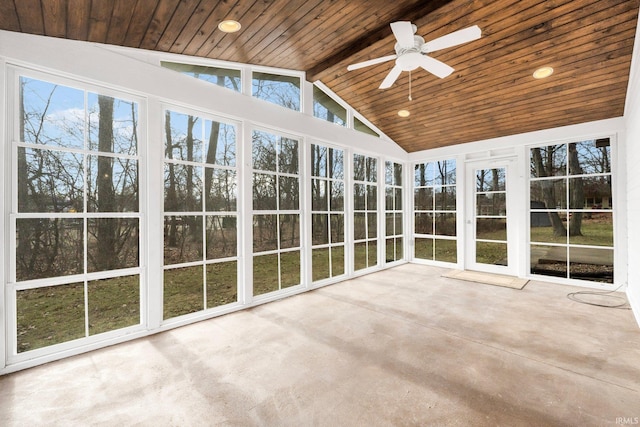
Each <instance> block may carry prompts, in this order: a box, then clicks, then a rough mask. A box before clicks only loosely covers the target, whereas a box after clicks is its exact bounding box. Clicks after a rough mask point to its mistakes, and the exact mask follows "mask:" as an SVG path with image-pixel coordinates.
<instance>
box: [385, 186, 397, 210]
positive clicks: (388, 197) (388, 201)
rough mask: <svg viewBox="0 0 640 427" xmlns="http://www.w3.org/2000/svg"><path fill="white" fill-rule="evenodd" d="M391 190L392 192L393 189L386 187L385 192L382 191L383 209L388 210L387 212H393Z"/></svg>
mask: <svg viewBox="0 0 640 427" xmlns="http://www.w3.org/2000/svg"><path fill="white" fill-rule="evenodd" d="M393 190H394V189H393V188H389V187H386V188H385V191H384V193H385V198H384V208H385V209H386V210H388V211H392V210H394V209H393V207H394V206H393V202H394V201H395V200H394V197H393Z"/></svg>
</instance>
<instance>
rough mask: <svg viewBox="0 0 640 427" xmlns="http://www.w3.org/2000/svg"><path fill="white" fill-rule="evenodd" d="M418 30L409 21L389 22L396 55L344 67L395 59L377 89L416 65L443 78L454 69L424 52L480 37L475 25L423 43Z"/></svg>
mask: <svg viewBox="0 0 640 427" xmlns="http://www.w3.org/2000/svg"><path fill="white" fill-rule="evenodd" d="M417 30H418V27H416V26H415V25H413V24H412V23H411V22H409V21H398V22H393V23H391V31H393V35H394V36H395V38H396V41H397V43H396V45H395V50H396V54H395V55H388V56H383V57H380V58H375V59H370V60H368V61H364V62H359V63H357V64H352V65H349V66H348V67H347V70H349V71H353V70H357V69H359V68H364V67H368V66H370V65H375V64H380V63H383V62H387V61H391V60H392V59H395V60H396V65H394V67H393V68H392V69H391V71H390V72H389V74H387V77H385V79H384V80H383V81H382V84H380V89H387V88H390V87H391V85H393V83H394V82H395V81H396V79H397V78H398V77H399V76H400V73H402V72H403V71H413V70H415V69H416V68H418V67H422V68H424V69H425V70H426V71H428V72H430V73H431V74H434V75H436V76H438V77H440V78H441V79H443V78H445V77H447V76H448V75H449V74H451V73H452V72H453V68H451V67H450V66H448V65H447V64H445V63H444V62H442V61H438V60H437V59H435V58H432V57H430V56H428V55H427V54H429V53H431V52H435V51H437V50H440V49H446V48H449V47H453V46H457V45H459V44H463V43H467V42H470V41H473V40H477V39H479V38H480V36H481V31H480V28H479V27H478V26H477V25H474V26H472V27H468V28H464V29H462V30H458V31H454V32H453V33H449V34H447V35H445V36H442V37H438V38H437V39H434V40H432V41H430V42H427V43H425V41H424V39H423V38H422V37H420V36H417V35H416V34H415V33H416V31H417Z"/></svg>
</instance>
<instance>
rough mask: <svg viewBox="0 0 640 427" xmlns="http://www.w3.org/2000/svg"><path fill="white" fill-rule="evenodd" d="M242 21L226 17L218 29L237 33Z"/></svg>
mask: <svg viewBox="0 0 640 427" xmlns="http://www.w3.org/2000/svg"><path fill="white" fill-rule="evenodd" d="M240 27H241V25H240V23H239V22H238V21H234V20H233V19H226V20H224V21H222V22H221V23H219V24H218V29H219V30H220V31H222V32H225V33H235V32H236V31H239V30H240Z"/></svg>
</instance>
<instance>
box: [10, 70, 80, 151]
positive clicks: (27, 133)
mask: <svg viewBox="0 0 640 427" xmlns="http://www.w3.org/2000/svg"><path fill="white" fill-rule="evenodd" d="M20 92H21V94H20V97H21V99H22V106H23V111H24V113H23V114H22V115H21V119H22V124H21V126H20V128H21V131H22V132H21V133H22V135H21V136H22V139H23V141H24V142H28V143H31V144H44V145H48V146H51V147H54V146H57V147H66V148H76V149H82V148H84V130H85V105H84V92H83V91H81V90H77V89H72V88H70V87H66V86H62V85H57V84H53V83H49V82H45V81H41V80H36V79H31V78H28V77H23V76H21V77H20Z"/></svg>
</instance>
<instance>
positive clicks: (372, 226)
mask: <svg viewBox="0 0 640 427" xmlns="http://www.w3.org/2000/svg"><path fill="white" fill-rule="evenodd" d="M377 221H378V214H376V213H368V214H367V236H368V238H369V239H375V238H376V237H378V222H377Z"/></svg>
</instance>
